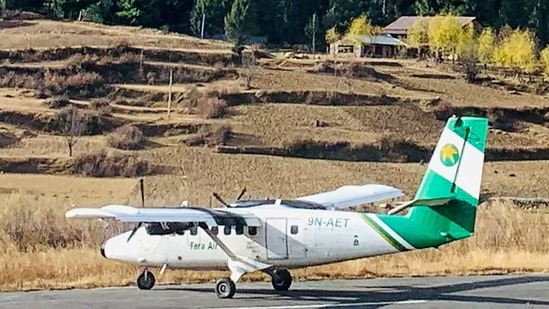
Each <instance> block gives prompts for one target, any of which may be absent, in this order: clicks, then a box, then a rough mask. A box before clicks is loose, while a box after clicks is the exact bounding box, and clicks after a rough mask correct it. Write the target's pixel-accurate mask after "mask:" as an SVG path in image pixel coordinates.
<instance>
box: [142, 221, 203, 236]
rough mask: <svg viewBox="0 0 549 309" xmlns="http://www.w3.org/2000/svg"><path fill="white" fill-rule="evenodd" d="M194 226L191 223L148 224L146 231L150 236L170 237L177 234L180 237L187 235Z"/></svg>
mask: <svg viewBox="0 0 549 309" xmlns="http://www.w3.org/2000/svg"><path fill="white" fill-rule="evenodd" d="M192 226H193V224H192V223H189V222H163V223H158V222H154V223H148V224H146V225H145V231H146V232H147V234H149V235H169V234H173V233H176V234H178V235H183V234H185V230H188V229H189V228H191V227H192Z"/></svg>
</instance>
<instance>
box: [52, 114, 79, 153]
mask: <svg viewBox="0 0 549 309" xmlns="http://www.w3.org/2000/svg"><path fill="white" fill-rule="evenodd" d="M54 121H55V123H56V124H57V126H58V128H59V130H60V131H61V134H62V135H63V136H65V138H66V141H67V147H68V149H69V156H70V157H72V153H73V152H72V150H73V147H74V145H75V144H76V143H77V142H78V138H79V137H80V136H81V135H83V134H85V133H86V130H87V125H86V121H87V119H86V115H85V114H84V112H83V111H81V110H80V109H78V108H77V107H75V106H73V105H70V106H66V107H64V108H63V109H61V110H59V111H58V112H57V114H56V115H55V118H54Z"/></svg>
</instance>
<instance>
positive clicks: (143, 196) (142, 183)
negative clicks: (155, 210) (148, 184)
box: [127, 178, 145, 241]
mask: <svg viewBox="0 0 549 309" xmlns="http://www.w3.org/2000/svg"><path fill="white" fill-rule="evenodd" d="M139 191H140V193H141V208H144V207H145V184H144V180H143V178H141V179H139ZM142 224H143V222H139V223H137V224H136V225H135V227H134V228H133V230H132V232H131V233H130V236H128V240H127V241H130V239H131V238H132V237H133V235H135V232H137V230H138V229H139V228H140V227H141V225H142Z"/></svg>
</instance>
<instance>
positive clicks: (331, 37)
mask: <svg viewBox="0 0 549 309" xmlns="http://www.w3.org/2000/svg"><path fill="white" fill-rule="evenodd" d="M340 38H341V35H340V34H339V33H338V32H337V30H336V28H335V27H332V28H330V29H328V30H326V37H325V39H326V42H328V44H330V43H335V42H336V41H337V40H339V39H340Z"/></svg>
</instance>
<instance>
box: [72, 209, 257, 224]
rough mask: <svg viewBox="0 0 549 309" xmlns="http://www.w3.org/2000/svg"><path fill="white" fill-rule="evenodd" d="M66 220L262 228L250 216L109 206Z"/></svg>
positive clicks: (76, 211)
mask: <svg viewBox="0 0 549 309" xmlns="http://www.w3.org/2000/svg"><path fill="white" fill-rule="evenodd" d="M65 217H66V218H106V219H115V220H118V221H121V222H198V223H200V222H204V223H206V224H207V225H208V226H217V225H235V224H239V225H245V226H256V227H260V226H261V221H260V220H259V218H257V217H256V216H254V215H253V214H251V213H249V212H239V213H234V212H229V211H223V210H220V209H208V208H198V207H179V208H136V207H131V206H125V205H107V206H104V207H101V208H74V209H71V210H69V211H67V212H66V213H65Z"/></svg>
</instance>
